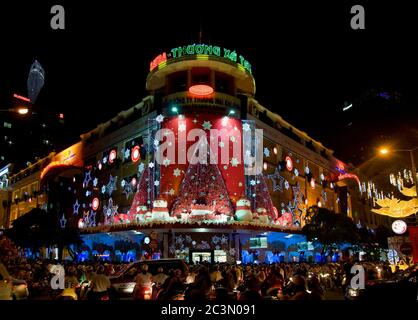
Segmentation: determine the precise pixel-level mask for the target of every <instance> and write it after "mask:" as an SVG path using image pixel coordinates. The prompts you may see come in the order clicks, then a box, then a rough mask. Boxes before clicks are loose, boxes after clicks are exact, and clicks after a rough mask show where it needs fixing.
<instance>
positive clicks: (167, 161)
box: [163, 159, 171, 167]
mask: <svg viewBox="0 0 418 320" xmlns="http://www.w3.org/2000/svg"><path fill="white" fill-rule="evenodd" d="M170 162H171V161H170V159H164V160H163V165H164V167H168V166H169V165H170Z"/></svg>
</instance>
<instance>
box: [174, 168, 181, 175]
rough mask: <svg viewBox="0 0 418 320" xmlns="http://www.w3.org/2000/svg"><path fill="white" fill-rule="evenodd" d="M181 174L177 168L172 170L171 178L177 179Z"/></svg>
mask: <svg viewBox="0 0 418 320" xmlns="http://www.w3.org/2000/svg"><path fill="white" fill-rule="evenodd" d="M180 174H181V170H180V169H179V168H176V169H174V170H173V176H175V177H178V176H179V175H180Z"/></svg>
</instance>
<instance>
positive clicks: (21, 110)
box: [0, 106, 29, 116]
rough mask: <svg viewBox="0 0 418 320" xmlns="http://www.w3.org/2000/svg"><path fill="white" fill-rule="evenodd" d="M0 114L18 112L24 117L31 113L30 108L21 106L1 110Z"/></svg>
mask: <svg viewBox="0 0 418 320" xmlns="http://www.w3.org/2000/svg"><path fill="white" fill-rule="evenodd" d="M0 112H16V113H18V114H20V115H22V116H24V115H26V114H28V113H29V108H28V107H24V106H21V107H16V108H11V109H0Z"/></svg>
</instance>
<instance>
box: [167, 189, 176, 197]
mask: <svg viewBox="0 0 418 320" xmlns="http://www.w3.org/2000/svg"><path fill="white" fill-rule="evenodd" d="M174 193H175V191H174V189H173V188H171V189H170V190H169V191H168V194H169V195H170V196H174Z"/></svg>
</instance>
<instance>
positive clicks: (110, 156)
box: [109, 150, 117, 163]
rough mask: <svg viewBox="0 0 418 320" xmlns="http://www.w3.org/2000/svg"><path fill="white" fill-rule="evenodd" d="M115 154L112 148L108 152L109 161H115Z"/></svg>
mask: <svg viewBox="0 0 418 320" xmlns="http://www.w3.org/2000/svg"><path fill="white" fill-rule="evenodd" d="M116 156H117V153H116V150H112V151H110V153H109V163H113V161H115V159H116Z"/></svg>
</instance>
